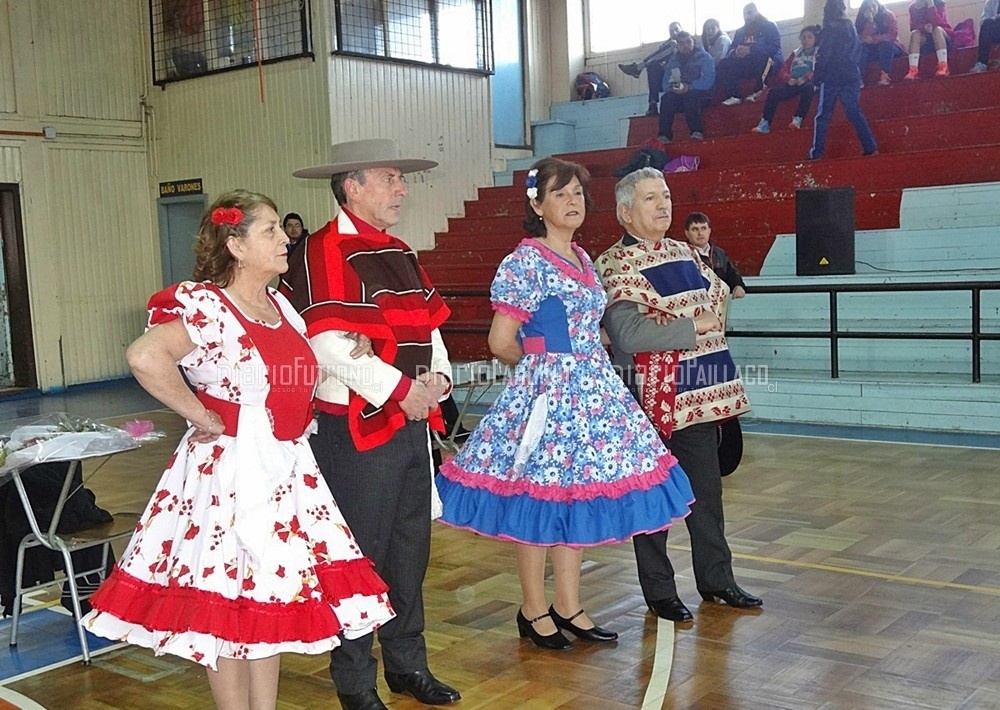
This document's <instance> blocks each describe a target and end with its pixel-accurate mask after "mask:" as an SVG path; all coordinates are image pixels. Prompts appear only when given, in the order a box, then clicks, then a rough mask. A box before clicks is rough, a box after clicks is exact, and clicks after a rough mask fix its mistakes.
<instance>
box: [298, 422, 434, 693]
mask: <svg viewBox="0 0 1000 710" xmlns="http://www.w3.org/2000/svg"><path fill="white" fill-rule="evenodd" d="M310 443H311V445H312V449H313V453H314V454H315V455H316V460H317V462H318V463H319V468H320V471H322V473H323V477H324V478H325V479H326V482H327V484H328V485H329V486H330V490H331V491H332V492H333V497H334V498H335V499H336V500H337V505H338V506H339V507H340V512H341V513H343V515H344V519H345V520H346V521H347V524H348V525H349V526H350V528H351V532H353V533H354V538H355V539H356V540H357V542H358V545H359V546H360V547H361V552H362V553H363V554H364V555H366V556H367V557H368V558H369V559H371V560H372V561H373V562H374V563H375V569H376V571H377V572H378V573H379V574H380V575H381V576H382V579H384V580H385V582H386V584H388V585H389V601H390V602H392V608H393V609H394V610H395V612H396V618H395V619H393V620H392V621H390V622H388V623H387V624H385V625H384V626H382V627H381V628H379V630H378V632H377V633H378V639H379V644H380V646H381V647H382V662H383V663H384V665H385V670H386V671H387V672H389V673H409V672H411V671H415V670H419V669H421V668H426V667H427V648H426V645H425V643H424V636H423V632H424V597H423V584H424V575H425V574H426V572H427V563H428V560H429V558H430V543H431V503H430V501H431V467H430V466H431V465H430V456H429V452H428V446H427V422H410V423H408V424H407V425H406V426H405V427H403V428H402V429H400V430H399V431H397V432H396V433H395V435H393V437H392V439H390V440H389V441H388V442H387V443H385V444H383V445H382V446H379V447H378V448H376V449H372V450H370V451H358V450H357V449H356V448H355V447H354V443H353V442H352V441H351V434H350V431H349V430H348V425H347V417H346V416H336V415H330V414H320V416H319V432H318V433H317V434H316V435H315V436H313V437H312V438H311V439H310ZM341 642H342V643H341V646H340V647H339V648H337V649H335V650H334V651H333V652H332V653H331V654H330V677H331V678H332V679H333V683H334V685H335V686H336V687H337V690H338V691H339V692H341V693H344V694H348V695H350V694H354V693H360V692H363V691H365V690H369V689H372V688H374V687H375V676H376V671H377V666H378V664H377V662H376V660H375V658H374V657H373V656H372V653H371V651H372V643H373V634H367V635H365V636H362V637H361V638H358V639H353V640H348V639H345V638H343V637H341Z"/></svg>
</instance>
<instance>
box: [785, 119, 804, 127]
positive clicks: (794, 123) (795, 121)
mask: <svg viewBox="0 0 1000 710" xmlns="http://www.w3.org/2000/svg"><path fill="white" fill-rule="evenodd" d="M788 127H789V128H802V117H801V116H792V122H791V123H789V124H788Z"/></svg>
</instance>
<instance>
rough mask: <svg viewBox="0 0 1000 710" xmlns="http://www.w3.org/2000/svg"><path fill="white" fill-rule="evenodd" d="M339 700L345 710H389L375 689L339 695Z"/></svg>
mask: <svg viewBox="0 0 1000 710" xmlns="http://www.w3.org/2000/svg"><path fill="white" fill-rule="evenodd" d="M337 698H338V699H339V700H340V707H342V708H343V709H344V710H389V708H388V707H386V705H385V703H383V702H382V700H381V699H380V698H379V697H378V693H377V692H375V688H372V689H371V690H364V691H362V692H360V693H351V694H349V695H348V694H345V693H337Z"/></svg>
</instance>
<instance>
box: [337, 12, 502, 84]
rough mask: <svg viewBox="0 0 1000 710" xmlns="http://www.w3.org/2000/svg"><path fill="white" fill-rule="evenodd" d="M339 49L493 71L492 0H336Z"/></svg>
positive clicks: (347, 52) (395, 58) (356, 53)
mask: <svg viewBox="0 0 1000 710" xmlns="http://www.w3.org/2000/svg"><path fill="white" fill-rule="evenodd" d="M334 7H335V9H336V13H337V17H336V27H335V32H336V36H335V37H334V43H335V46H336V50H335V53H336V54H349V55H356V56H363V57H377V58H380V59H391V60H396V61H401V62H416V63H419V64H431V65H435V66H442V67H451V68H454V69H466V70H471V71H477V72H484V73H489V72H491V71H493V51H492V24H491V15H490V3H489V0H334Z"/></svg>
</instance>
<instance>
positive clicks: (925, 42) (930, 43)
mask: <svg viewBox="0 0 1000 710" xmlns="http://www.w3.org/2000/svg"><path fill="white" fill-rule="evenodd" d="M909 12H910V70H909V71H908V72H907V73H906V76H904V77H903V79H906V80H909V81H913V80H914V79H916V78H917V73H918V71H919V69H918V65H919V64H920V55H921V54H922V53H924V52H929V51H931V50H932V49H933V51H934V53H935V54H936V55H937V68H936V69H935V70H934V76H948V74H950V73H951V72H950V71H949V70H948V50H949V49H950V48H951V44H952V40H953V39H954V38H955V30H953V29H952V27H951V25H950V24H949V23H948V11H947V10H946V9H945V6H944V0H914V2H912V3H910V8H909Z"/></svg>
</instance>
